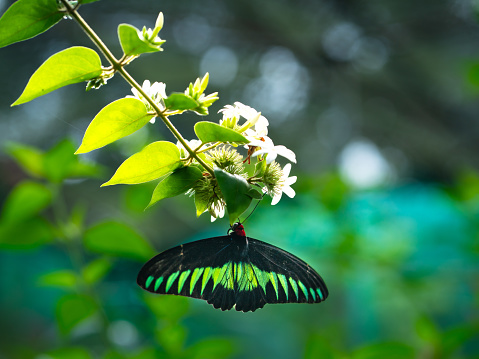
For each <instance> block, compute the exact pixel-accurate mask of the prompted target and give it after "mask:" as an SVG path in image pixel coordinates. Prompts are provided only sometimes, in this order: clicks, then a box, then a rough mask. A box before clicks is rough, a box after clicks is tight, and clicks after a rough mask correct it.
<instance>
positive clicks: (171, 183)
mask: <svg viewBox="0 0 479 359" xmlns="http://www.w3.org/2000/svg"><path fill="white" fill-rule="evenodd" d="M202 177H203V173H202V172H201V171H200V170H199V169H198V168H197V167H194V166H188V167H183V168H180V169H178V170H176V171H174V172H173V173H171V174H170V175H169V176H167V177H165V178H164V179H162V180H161V181H160V183H158V185H157V186H156V188H155V190H154V191H153V195H152V197H151V200H150V203H149V204H148V207H147V208H149V207H151V206H152V205H154V204H155V203H156V202H158V201H160V200H162V199H164V198H169V197H175V196H178V195H180V194H183V193H185V192H186V191H188V190H189V189H190V188H192V187H193V185H194V184H195V182H196V181H198V180H199V179H200V178H202Z"/></svg>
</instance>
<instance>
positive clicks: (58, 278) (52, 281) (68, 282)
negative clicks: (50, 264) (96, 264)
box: [38, 270, 78, 289]
mask: <svg viewBox="0 0 479 359" xmlns="http://www.w3.org/2000/svg"><path fill="white" fill-rule="evenodd" d="M38 284H39V285H42V286H49V287H59V288H67V289H71V288H75V287H76V286H77V284H78V280H77V275H76V273H75V272H74V271H71V270H58V271H55V272H52V273H48V274H44V275H42V276H41V277H40V278H39V280H38Z"/></svg>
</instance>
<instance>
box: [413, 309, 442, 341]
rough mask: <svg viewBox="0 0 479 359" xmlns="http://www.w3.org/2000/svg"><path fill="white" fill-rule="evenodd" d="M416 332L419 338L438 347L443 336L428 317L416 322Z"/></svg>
mask: <svg viewBox="0 0 479 359" xmlns="http://www.w3.org/2000/svg"><path fill="white" fill-rule="evenodd" d="M416 332H417V335H418V336H419V338H421V339H422V340H424V341H425V342H427V343H429V344H433V345H438V344H439V341H440V336H441V334H440V333H439V331H438V329H437V326H436V325H435V324H434V323H433V322H432V320H431V319H429V318H428V317H426V316H422V317H420V318H419V319H418V320H417V321H416Z"/></svg>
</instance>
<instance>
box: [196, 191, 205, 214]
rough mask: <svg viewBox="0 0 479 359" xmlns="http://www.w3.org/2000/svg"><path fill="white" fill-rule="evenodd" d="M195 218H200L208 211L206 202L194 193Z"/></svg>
mask: <svg viewBox="0 0 479 359" xmlns="http://www.w3.org/2000/svg"><path fill="white" fill-rule="evenodd" d="M195 207H196V216H197V217H199V216H201V215H202V214H203V213H204V212H205V211H206V210H207V209H208V201H207V200H206V199H205V198H203V197H200V196H198V195H197V194H196V193H195Z"/></svg>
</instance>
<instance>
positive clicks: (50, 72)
mask: <svg viewBox="0 0 479 359" xmlns="http://www.w3.org/2000/svg"><path fill="white" fill-rule="evenodd" d="M101 73H102V68H101V60H100V57H99V56H98V54H97V53H96V52H95V51H93V50H92V49H89V48H86V47H81V46H76V47H70V48H69V49H66V50H63V51H60V52H58V53H56V54H54V55H52V56H50V57H49V58H48V59H47V60H46V61H45V62H44V63H43V64H42V65H41V66H40V67H39V68H38V70H37V71H35V73H34V74H33V75H32V77H31V78H30V80H29V81H28V84H27V86H26V87H25V90H23V93H22V94H21V96H20V97H19V98H18V99H17V100H16V101H15V102H14V103H13V104H12V106H16V105H20V104H22V103H25V102H28V101H31V100H33V99H35V98H37V97H40V96H43V95H45V94H47V93H49V92H52V91H53V90H56V89H58V88H60V87H63V86H66V85H70V84H74V83H78V82H82V81H87V80H91V79H93V78H95V77H98V76H100V74H101Z"/></svg>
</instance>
